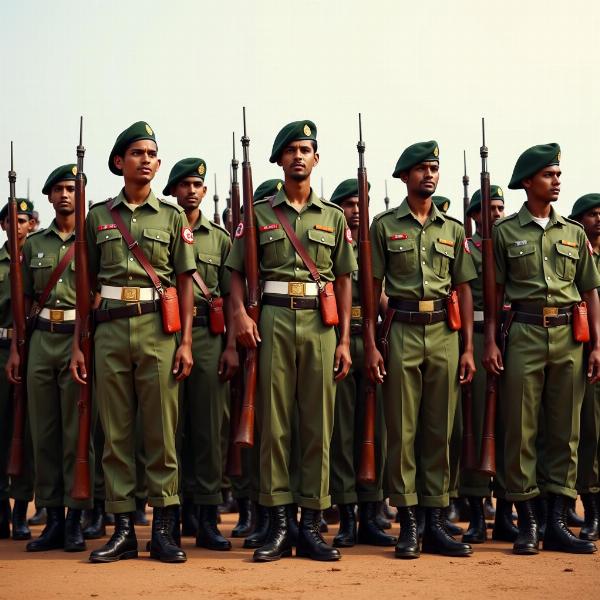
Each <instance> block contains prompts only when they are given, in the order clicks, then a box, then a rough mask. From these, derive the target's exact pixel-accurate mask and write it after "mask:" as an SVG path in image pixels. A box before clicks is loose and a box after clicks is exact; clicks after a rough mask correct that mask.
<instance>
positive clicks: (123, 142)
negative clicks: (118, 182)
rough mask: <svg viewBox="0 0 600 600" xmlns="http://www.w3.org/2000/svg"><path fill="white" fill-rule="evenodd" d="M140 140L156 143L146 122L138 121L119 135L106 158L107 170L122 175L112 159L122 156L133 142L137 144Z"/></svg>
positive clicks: (152, 132)
mask: <svg viewBox="0 0 600 600" xmlns="http://www.w3.org/2000/svg"><path fill="white" fill-rule="evenodd" d="M140 140H152V141H153V142H155V143H156V137H155V136H154V131H153V130H152V127H150V125H148V123H146V121H138V122H137V123H134V124H133V125H130V126H129V127H128V128H127V129H126V130H125V131H122V132H121V133H120V134H119V137H118V138H117V141H116V142H115V145H114V146H113V149H112V150H111V151H110V156H109V157H108V168H109V169H110V171H111V173H114V174H115V175H123V173H122V171H121V169H117V167H115V163H114V160H113V159H114V157H115V156H123V155H124V154H125V151H126V150H127V148H129V146H131V144H133V142H139V141H140Z"/></svg>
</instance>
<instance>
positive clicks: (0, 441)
mask: <svg viewBox="0 0 600 600" xmlns="http://www.w3.org/2000/svg"><path fill="white" fill-rule="evenodd" d="M32 211H33V204H32V203H31V202H29V200H26V199H24V198H17V242H18V245H19V248H21V249H22V248H23V244H24V243H25V240H26V238H27V234H28V232H29V230H30V227H31V214H32ZM0 225H1V226H2V230H3V231H6V232H8V230H9V227H10V220H9V218H8V204H6V205H5V206H4V207H3V208H2V210H1V211H0ZM12 331H13V316H12V309H11V301H10V246H9V243H8V241H7V242H5V244H4V245H3V246H2V248H1V249H0V539H3V538H8V537H10V535H11V532H10V526H11V520H12V538H13V539H14V540H28V539H29V538H30V537H31V531H30V530H29V527H27V521H26V515H27V504H28V503H29V502H31V500H32V499H33V456H32V453H33V452H32V448H31V433H30V427H29V423H28V422H27V423H26V426H25V439H26V444H25V453H24V456H23V458H24V460H23V465H22V469H23V471H22V473H21V475H20V476H18V477H14V476H11V477H10V478H9V476H8V474H7V473H6V467H7V465H8V455H9V451H10V444H11V437H12V428H11V425H12V422H13V416H12V411H13V401H12V395H11V389H10V386H9V384H8V380H7V374H6V372H5V367H6V363H7V361H8V356H9V350H10V345H11V339H12ZM9 498H14V501H15V502H14V507H13V510H12V515H11V510H10V501H9Z"/></svg>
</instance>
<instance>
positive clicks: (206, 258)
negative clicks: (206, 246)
mask: <svg viewBox="0 0 600 600" xmlns="http://www.w3.org/2000/svg"><path fill="white" fill-rule="evenodd" d="M198 260H199V261H200V262H203V263H207V264H209V265H215V266H217V267H220V266H221V257H220V256H219V255H218V254H208V253H206V252H198Z"/></svg>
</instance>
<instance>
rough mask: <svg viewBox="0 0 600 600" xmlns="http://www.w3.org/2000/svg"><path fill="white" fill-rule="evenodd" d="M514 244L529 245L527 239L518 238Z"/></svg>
mask: <svg viewBox="0 0 600 600" xmlns="http://www.w3.org/2000/svg"><path fill="white" fill-rule="evenodd" d="M513 245H514V246H527V240H517V241H516V242H515V243H514V244H513Z"/></svg>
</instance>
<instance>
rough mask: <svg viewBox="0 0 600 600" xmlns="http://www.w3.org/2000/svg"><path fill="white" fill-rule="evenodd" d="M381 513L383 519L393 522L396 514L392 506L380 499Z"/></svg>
mask: <svg viewBox="0 0 600 600" xmlns="http://www.w3.org/2000/svg"><path fill="white" fill-rule="evenodd" d="M380 506H381V514H382V515H383V517H384V518H385V519H387V520H388V521H390V523H391V522H393V521H394V520H395V519H396V514H397V513H395V512H394V511H393V510H392V507H391V506H390V505H389V504H388V503H387V502H386V501H385V500H382V501H381V505H380Z"/></svg>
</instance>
